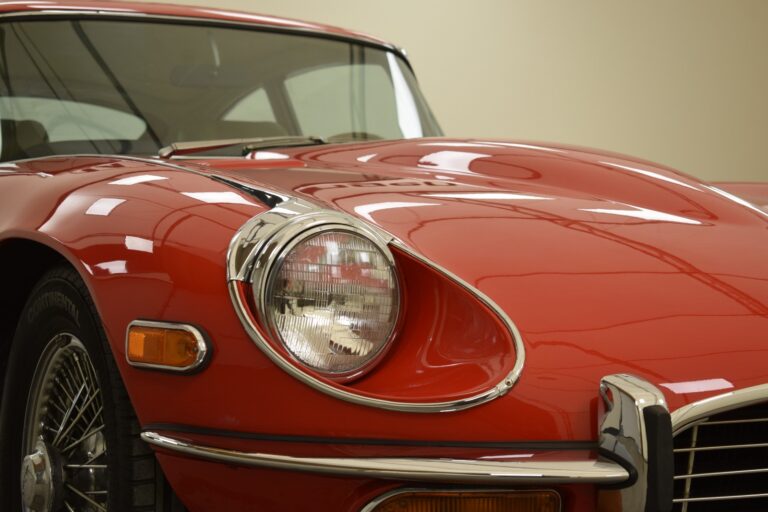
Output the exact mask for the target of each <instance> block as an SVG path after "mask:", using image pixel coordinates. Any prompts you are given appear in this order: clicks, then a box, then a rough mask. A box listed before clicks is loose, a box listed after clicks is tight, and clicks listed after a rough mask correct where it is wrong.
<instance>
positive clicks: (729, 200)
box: [198, 139, 768, 408]
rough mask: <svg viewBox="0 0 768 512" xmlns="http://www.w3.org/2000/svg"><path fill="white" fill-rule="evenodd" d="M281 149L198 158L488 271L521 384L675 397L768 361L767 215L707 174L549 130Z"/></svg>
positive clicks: (464, 267) (748, 373) (762, 373)
mask: <svg viewBox="0 0 768 512" xmlns="http://www.w3.org/2000/svg"><path fill="white" fill-rule="evenodd" d="M270 153H272V154H273V156H272V157H270V158H256V159H255V160H252V161H251V163H250V164H248V165H246V164H245V163H244V162H243V160H238V164H237V165H232V164H233V163H234V161H229V160H214V161H206V162H202V161H201V162H198V163H201V164H204V165H206V166H207V167H208V168H209V169H210V168H211V167H215V168H216V169H218V170H217V171H216V172H218V173H220V174H222V175H227V176H230V177H234V178H237V179H239V180H242V181H247V182H251V183H253V184H256V185H259V186H263V187H265V188H267V189H272V190H278V191H282V192H285V193H291V194H295V195H299V196H303V197H306V198H310V199H312V200H314V201H317V202H320V203H323V204H325V205H327V206H328V207H329V208H333V209H338V210H342V211H345V212H347V213H349V214H351V215H354V216H356V217H359V218H361V219H364V220H366V221H367V222H370V223H373V224H376V225H378V226H380V227H382V228H383V229H385V230H386V231H388V232H390V233H392V234H393V235H394V236H396V237H398V238H399V239H401V240H402V241H403V242H405V243H406V244H408V245H409V246H411V247H413V248H414V249H416V250H417V251H419V252H421V253H422V254H424V255H425V256H427V257H428V258H430V259H432V260H433V261H435V262H436V263H438V264H440V265H442V266H443V267H445V268H447V269H448V270H450V271H452V272H454V273H456V274H458V275H459V276H461V277H462V278H463V279H465V280H466V281H468V282H469V283H471V284H473V285H475V286H476V287H477V288H479V289H480V290H481V291H483V292H484V293H486V294H487V295H489V296H490V297H491V298H492V299H493V300H495V301H496V302H497V303H498V304H499V305H500V306H501V307H502V308H503V309H504V310H505V311H507V312H508V313H509V315H510V316H511V317H512V319H513V320H514V321H515V323H516V324H517V326H518V327H519V328H520V330H521V332H522V334H523V337H524V339H525V342H526V345H527V347H528V353H529V356H528V357H529V358H528V363H527V368H526V371H525V372H524V376H523V381H522V382H521V385H520V388H523V384H524V383H527V384H528V385H531V386H534V387H536V388H540V389H539V391H541V389H548V386H550V384H549V383H552V382H555V379H557V382H558V384H557V385H556V386H554V389H552V392H553V393H562V392H564V391H565V392H573V393H576V394H577V395H578V393H580V392H584V393H589V394H590V395H591V396H593V395H594V390H595V389H596V386H597V382H598V381H599V378H600V377H601V376H603V375H606V374H610V373H618V372H630V373H635V374H638V375H641V376H644V377H645V378H647V379H648V380H650V381H651V382H654V383H656V384H657V385H660V386H661V387H662V388H665V391H668V392H669V393H668V394H669V395H670V405H671V406H672V407H673V408H674V407H677V406H679V405H681V404H682V403H685V402H688V401H690V400H694V399H698V398H701V396H699V395H696V394H695V393H696V392H697V390H702V391H710V392H711V391H713V390H712V389H710V388H711V385H709V384H706V383H707V382H720V383H721V384H719V386H720V389H727V388H728V387H729V386H731V385H733V386H736V387H742V386H747V385H754V384H758V383H761V382H765V381H766V377H768V370H765V369H759V368H758V366H756V365H750V366H748V367H743V363H744V362H745V361H747V360H748V359H749V358H753V357H764V356H765V354H766V352H767V351H768V342H767V340H768V338H766V335H765V334H763V333H765V332H768V286H766V282H768V266H766V264H765V262H766V256H768V238H766V236H765V230H766V229H768V222H766V221H768V218H767V217H766V214H765V213H764V212H763V211H762V210H759V209H757V208H755V207H753V206H751V205H750V204H749V203H746V202H745V201H743V200H740V199H738V198H736V197H735V196H731V195H729V194H728V193H726V192H724V191H721V190H720V189H718V188H716V187H714V186H712V185H710V184H707V183H703V182H700V181H698V180H696V179H694V178H692V177H690V176H686V175H683V174H680V173H677V172H675V171H673V170H671V169H668V168H665V167H661V166H658V165H655V164H652V163H649V162H644V161H638V160H631V159H628V158H627V157H624V156H620V155H616V154H611V153H603V152H597V151H594V150H587V149H581V148H572V147H565V146H551V145H542V144H538V143H517V142H503V141H478V140H472V141H458V140H448V139H421V140H416V141H394V142H393V141H388V142H379V143H366V144H345V145H332V146H324V147H321V148H317V147H314V148H311V149H307V148H298V149H297V148H293V149H291V150H290V151H282V150H281V151H275V150H271V151H270ZM275 153H277V154H278V156H276V155H274V154H275ZM251 156H255V157H258V155H251ZM286 157H287V158H286ZM271 158H274V159H275V161H274V162H273V163H272V164H270V160H271ZM286 161H288V162H292V164H293V165H292V166H291V167H288V168H285V163H286ZM277 162H282V166H283V168H279V169H276V168H274V167H275V166H274V164H275V163H277ZM234 167H237V169H235V168H234ZM683 362H684V364H683ZM564 382H565V386H563V383H564ZM697 383H701V384H697ZM665 385H666V386H665ZM681 390H682V391H681ZM518 391H520V389H518ZM677 391H680V392H681V393H682V394H685V393H687V394H688V396H682V395H676V394H675V393H676V392H677ZM683 391H685V393H683ZM518 396H519V395H518ZM540 398H541V397H539V399H540ZM574 398H576V395H574Z"/></svg>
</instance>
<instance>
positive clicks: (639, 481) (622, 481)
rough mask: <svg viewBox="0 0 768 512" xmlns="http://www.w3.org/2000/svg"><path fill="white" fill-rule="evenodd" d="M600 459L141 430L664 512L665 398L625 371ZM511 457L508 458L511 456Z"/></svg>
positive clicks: (274, 464) (236, 454) (407, 476)
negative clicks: (575, 489)
mask: <svg viewBox="0 0 768 512" xmlns="http://www.w3.org/2000/svg"><path fill="white" fill-rule="evenodd" d="M600 394H601V396H602V398H603V400H602V405H603V408H602V409H603V410H602V411H601V421H600V431H599V432H598V446H599V453H600V455H601V457H600V459H587V458H585V459H579V460H573V459H568V458H565V457H564V458H563V459H561V460H553V459H552V458H551V456H552V455H551V454H549V455H548V456H544V455H542V454H534V456H532V457H530V458H526V459H525V460H499V459H494V460H490V459H483V458H482V457H481V458H478V459H448V458H444V459H442V458H389V457H367V458H347V457H335V458H332V457H326V458H324V457H294V456H287V455H277V454H269V453H248V452H240V451H234V450H225V449H221V448H215V447H210V446H202V445H199V444H192V443H189V442H186V441H183V440H180V439H176V438H172V437H168V436H166V435H161V434H160V433H157V432H148V431H147V432H144V433H142V434H141V437H142V439H144V441H146V442H147V443H149V444H151V445H153V446H155V447H158V448H160V449H163V450H167V451H169V452H172V453H175V454H180V455H184V456H188V457H194V458H197V459H201V460H206V461H211V462H218V463H223V464H231V465H236V466H246V467H257V468H272V469H286V470H291V471H305V472H313V473H321V474H331V475H341V476H357V477H361V476H362V477H367V478H380V479H389V480H403V481H409V482H433V483H454V484H474V485H478V484H488V485H537V486H540V485H553V484H594V485H611V486H612V487H613V488H620V489H621V490H620V501H621V510H622V511H623V512H664V511H668V510H670V509H671V507H672V483H673V479H672V476H673V461H672V423H671V417H670V414H669V410H668V408H667V404H666V401H665V399H664V395H663V393H661V391H659V390H658V388H656V387H655V386H653V385H652V384H650V383H649V382H647V381H645V380H643V379H640V378H637V377H634V376H632V375H626V374H616V375H608V376H606V377H604V378H603V379H602V382H601V386H600ZM510 458H513V457H510Z"/></svg>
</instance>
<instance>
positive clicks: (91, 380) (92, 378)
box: [75, 354, 99, 415]
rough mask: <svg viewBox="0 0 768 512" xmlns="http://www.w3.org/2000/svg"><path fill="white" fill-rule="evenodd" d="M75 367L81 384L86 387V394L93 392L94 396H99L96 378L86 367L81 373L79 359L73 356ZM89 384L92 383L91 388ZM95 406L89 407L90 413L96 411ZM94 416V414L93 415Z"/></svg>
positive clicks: (81, 367) (81, 368)
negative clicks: (83, 383) (81, 380)
mask: <svg viewBox="0 0 768 512" xmlns="http://www.w3.org/2000/svg"><path fill="white" fill-rule="evenodd" d="M75 366H77V370H78V371H79V372H80V376H81V377H82V378H83V382H85V383H86V384H87V385H88V392H89V393H90V392H93V394H94V396H95V395H98V394H99V387H98V386H96V377H95V375H93V374H91V372H90V371H89V370H90V368H89V367H88V366H86V370H85V371H83V366H82V365H81V364H80V358H79V357H78V356H77V354H75ZM86 373H87V374H88V377H86V376H85V374H86ZM91 383H93V388H92V387H91ZM96 405H97V404H95V403H94V404H93V405H91V412H94V411H95V410H96ZM94 415H95V414H94Z"/></svg>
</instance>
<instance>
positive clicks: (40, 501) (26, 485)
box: [21, 441, 61, 512]
mask: <svg viewBox="0 0 768 512" xmlns="http://www.w3.org/2000/svg"><path fill="white" fill-rule="evenodd" d="M49 454H50V452H49V449H48V446H47V445H46V444H45V443H44V442H42V441H38V443H37V445H36V446H35V451H34V452H33V453H30V454H29V455H27V456H26V457H24V460H23V461H22V463H21V501H22V504H23V505H24V508H25V509H26V510H29V511H32V512H50V511H52V510H54V508H53V504H54V502H55V501H56V500H55V498H56V496H55V492H56V487H59V488H60V487H61V486H60V485H58V486H57V485H55V482H54V478H55V477H54V468H53V461H52V460H51V456H50V455H49ZM60 483H61V482H59V484H60Z"/></svg>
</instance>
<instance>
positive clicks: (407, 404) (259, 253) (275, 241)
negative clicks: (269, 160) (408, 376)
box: [227, 180, 525, 413]
mask: <svg viewBox="0 0 768 512" xmlns="http://www.w3.org/2000/svg"><path fill="white" fill-rule="evenodd" d="M228 181H230V182H232V183H233V184H234V185H236V186H237V187H238V188H241V189H243V190H248V191H253V193H254V195H257V194H260V195H266V197H268V198H269V201H265V204H267V206H269V207H270V208H271V209H269V210H267V211H264V212H262V213H260V214H258V215H256V216H255V217H252V218H251V219H250V220H248V221H247V222H246V223H244V224H243V225H242V226H241V228H240V229H239V230H238V231H237V233H236V234H235V235H234V236H233V238H232V240H231V242H230V245H229V249H228V252H227V281H228V288H229V294H230V298H231V300H232V304H233V307H234V311H235V313H236V314H237V317H238V318H239V320H240V322H241V323H242V325H243V327H244V328H245V330H246V332H247V334H248V335H249V337H250V338H251V340H252V341H253V342H254V344H255V345H256V347H258V348H259V349H260V350H261V351H262V352H263V353H264V355H265V356H267V357H268V358H269V359H270V360H271V361H272V362H273V363H275V364H276V365H277V366H278V367H279V368H280V369H282V370H283V371H285V372H286V373H287V374H289V375H291V376H292V377H294V378H296V379H298V380H299V381H301V382H303V383H304V384H306V385H308V386H309V387H311V388H313V389H315V390H316V391H319V392H321V393H323V394H325V395H328V396H331V397H333V398H336V399H339V400H343V401H345V402H348V403H351V404H357V405H361V406H366V407H374V408H378V409H384V410H390V411H399V412H408V413H445V412H454V411H461V410H466V409H470V408H473V407H477V406H479V405H482V404H485V403H488V402H490V401H493V400H495V399H497V398H499V397H502V396H504V395H505V394H506V393H507V392H508V391H509V390H510V389H512V387H513V386H514V385H515V383H516V382H517V381H518V379H519V378H520V375H521V373H522V371H523V367H524V365H525V345H524V344H523V340H522V336H521V334H520V331H519V330H518V328H517V327H516V326H515V324H514V322H512V320H511V319H510V318H509V316H508V315H507V314H506V313H505V312H504V311H503V310H502V309H501V308H500V307H499V306H498V305H497V304H495V303H494V302H493V300H491V299H490V298H489V297H488V296H486V295H485V294H483V293H482V292H480V291H479V290H478V289H477V288H475V287H474V286H472V285H471V284H469V283H467V282H466V281H463V280H462V279H461V278H460V277H458V276H457V275H455V274H453V273H451V272H450V271H448V270H447V269H445V268H443V267H441V266H439V265H437V264H435V263H433V262H432V261H430V260H429V259H428V258H425V257H424V256H422V255H420V254H419V253H417V252H415V251H414V250H413V249H411V248H410V247H408V246H407V245H406V244H404V243H403V242H401V241H400V240H398V239H396V238H395V237H393V236H392V235H390V234H389V233H387V232H385V231H383V230H381V229H379V228H378V227H377V226H375V225H369V224H368V223H365V222H363V221H361V220H358V219H357V218H355V217H352V216H350V215H348V214H344V213H340V212H336V211H333V210H329V209H326V208H323V207H320V206H318V205H317V204H315V203H312V202H309V201H307V200H304V199H300V198H297V197H290V196H284V195H281V194H278V193H274V192H271V191H270V192H268V193H265V192H264V191H263V190H255V189H253V188H252V187H251V186H250V185H244V184H242V183H240V182H237V181H234V180H228ZM259 197H260V196H259ZM325 225H327V226H332V225H335V226H338V227H342V228H353V229H355V230H360V231H361V232H362V233H365V234H367V235H369V236H370V237H371V240H374V241H376V242H377V244H378V245H379V246H380V247H384V248H386V252H385V254H390V255H392V252H391V251H390V250H389V247H392V248H393V249H397V251H398V252H402V253H403V254H405V255H407V257H410V258H413V259H415V260H417V261H419V262H420V263H421V264H424V265H426V266H428V267H430V268H431V269H433V270H434V271H435V272H437V273H438V274H441V275H442V276H443V277H445V278H446V279H448V280H450V281H453V282H454V283H455V284H456V285H458V286H460V287H461V288H464V289H465V290H467V291H468V292H470V293H471V294H472V295H474V296H475V298H476V299H477V300H478V301H479V302H480V303H481V304H483V305H484V306H485V307H487V308H488V309H489V311H491V312H492V313H491V314H493V315H495V316H496V317H497V319H498V320H499V321H500V322H501V323H502V324H503V325H504V327H505V328H506V330H507V331H508V333H509V334H510V336H511V341H512V343H513V344H514V349H515V352H516V360H515V363H514V367H513V368H512V369H511V371H510V372H509V373H508V374H507V375H505V376H504V377H503V378H502V379H501V380H500V381H499V382H498V383H497V384H496V385H494V386H493V387H491V388H488V389H486V390H484V391H481V392H479V393H477V394H474V395H471V396H467V397H464V398H460V399H446V400H442V401H440V400H438V401H434V400H432V401H430V400H425V401H418V400H417V401H411V400H400V399H391V398H387V397H383V396H375V395H372V394H370V393H366V392H365V391H362V390H359V389H355V388H354V387H351V386H346V385H345V384H343V383H339V382H335V381H333V380H331V379H327V378H324V377H323V376H322V375H319V374H317V373H315V372H312V371H310V370H309V369H308V368H306V367H304V366H303V365H301V364H298V363H296V362H295V361H294V360H293V359H292V358H290V357H289V356H288V354H287V353H285V351H283V350H278V348H277V346H276V345H275V344H274V342H273V341H272V340H270V339H268V338H269V334H268V333H267V332H266V331H265V330H264V329H263V327H262V326H261V325H259V322H258V321H257V320H256V318H257V316H258V314H257V313H256V310H257V309H258V305H257V304H255V302H257V301H258V299H256V298H255V297H249V296H250V295H252V294H251V292H250V290H249V289H247V288H249V287H250V286H252V283H254V282H256V281H260V280H263V279H265V278H267V276H268V274H269V268H270V266H271V262H272V261H273V259H274V258H276V257H277V256H278V255H279V253H280V251H281V250H282V249H283V247H284V245H285V243H286V240H290V239H292V238H293V237H295V236H297V235H299V234H300V233H302V232H303V231H305V230H309V229H313V228H317V227H319V226H325ZM398 286H399V293H400V294H401V297H402V295H403V294H404V293H405V290H404V288H403V287H402V286H401V282H400V275H399V274H398ZM405 306H406V304H405V300H404V299H402V298H401V302H400V309H399V311H400V312H402V310H403V309H404V308H405ZM400 323H402V314H401V315H400V317H399V318H398V324H400ZM399 327H400V325H398V328H399ZM397 332H398V331H397V329H396V330H395V333H394V337H396V336H397Z"/></svg>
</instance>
